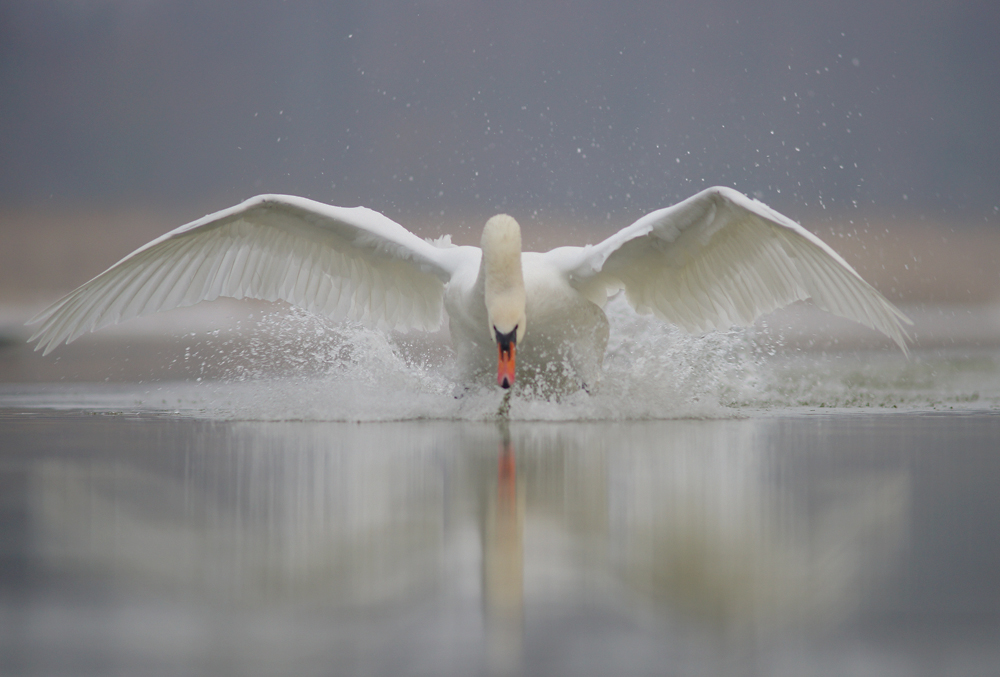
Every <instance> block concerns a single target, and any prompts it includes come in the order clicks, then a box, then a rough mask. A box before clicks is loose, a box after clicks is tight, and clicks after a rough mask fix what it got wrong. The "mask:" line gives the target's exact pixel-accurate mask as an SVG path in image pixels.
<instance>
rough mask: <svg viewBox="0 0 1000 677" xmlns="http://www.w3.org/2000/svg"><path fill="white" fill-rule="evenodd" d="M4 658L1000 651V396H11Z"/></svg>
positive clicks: (573, 657) (225, 660)
mask: <svg viewBox="0 0 1000 677" xmlns="http://www.w3.org/2000/svg"><path fill="white" fill-rule="evenodd" d="M0 435H2V439H3V452H2V471H0V477H2V484H3V491H2V493H0V495H2V503H0V505H2V512H3V516H2V524H3V530H2V536H3V548H2V551H0V552H2V553H3V555H2V556H3V560H2V571H3V576H2V578H0V638H2V639H0V662H2V666H0V672H2V673H3V674H12V675H17V674H24V675H40V674H46V675H53V674H55V675H59V674H66V675H69V674H73V675H80V674H95V675H96V674H102V675H103V674H123V675H125V674H129V675H132V674H165V675H166V674H250V675H253V674H261V675H265V674H278V673H280V674H296V675H311V674H317V675H320V674H322V675H352V674H374V675H424V674H426V675H430V674H434V675H452V674H454V675H476V674H529V675H534V674H538V675H542V674H544V675H561V674H566V675H581V674H582V675H607V674H626V675H631V674H635V675H645V674H649V675H661V674H678V675H685V674H697V675H702V674H733V675H747V674H761V675H771V674H790V675H791V674H794V675H808V674H852V675H893V674H900V675H912V674H949V675H954V674H969V675H973V674H989V673H991V672H993V671H995V670H996V669H998V668H1000V649H998V647H1000V497H998V495H997V492H996V490H995V487H996V485H997V480H998V479H1000V454H998V453H997V440H1000V415H997V414H995V413H991V412H968V413H962V414H954V413H952V414H934V413H908V414H884V413H882V414H878V415H865V414H861V413H853V414H845V413H840V414H837V415H833V416H825V415H803V414H794V415H771V416H755V417H750V418H737V419H729V420H704V421H701V420H668V421H649V422H636V421H631V422H618V423H616V422H589V423H588V422H571V423H531V422H513V423H510V424H503V423H496V422H454V421H411V422H396V423H368V424H356V423H338V422H320V421H315V422H309V421H293V422H275V421H224V420H212V419H205V418H195V417H190V416H184V415H173V414H165V413H151V412H141V413H108V412H95V411H93V410H89V411H79V410H72V409H69V410H64V411H52V410H42V409H37V408H31V409H24V408H21V409H13V408H8V409H5V410H3V411H2V412H0Z"/></svg>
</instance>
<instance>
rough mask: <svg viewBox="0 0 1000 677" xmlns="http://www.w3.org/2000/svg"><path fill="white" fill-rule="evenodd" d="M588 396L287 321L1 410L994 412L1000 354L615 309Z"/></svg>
mask: <svg viewBox="0 0 1000 677" xmlns="http://www.w3.org/2000/svg"><path fill="white" fill-rule="evenodd" d="M607 313H608V317H609V320H610V322H611V328H612V330H611V339H610V342H609V345H608V352H607V356H606V359H605V363H604V372H603V377H602V380H601V382H600V384H599V385H598V386H597V387H596V388H595V389H594V390H593V392H591V393H587V392H584V391H582V390H581V391H578V392H574V393H571V394H568V395H561V396H557V395H552V394H550V393H546V392H543V391H539V390H538V389H537V388H535V387H533V386H532V385H531V384H526V383H524V382H518V383H517V384H515V388H514V390H513V393H512V395H511V397H510V401H509V406H507V407H504V405H503V400H504V397H505V392H504V391H502V390H500V389H499V388H497V387H496V386H494V385H492V384H489V383H483V384H479V385H473V386H471V387H470V386H468V384H465V383H462V382H460V381H459V380H458V379H456V378H455V375H456V369H455V365H454V354H453V353H452V351H451V350H450V348H449V347H448V344H447V337H446V336H443V335H442V336H432V337H426V336H422V335H416V336H406V335H387V334H385V333H382V332H378V331H372V330H368V329H365V328H363V327H361V326H359V325H352V324H344V323H333V322H329V321H327V320H324V319H323V318H320V317H318V316H315V315H310V314H308V313H306V312H304V311H298V310H294V309H292V310H287V309H281V310H276V311H273V312H271V313H269V314H265V315H264V316H263V318H262V319H259V320H254V321H253V322H250V323H247V324H245V326H243V327H242V328H241V329H240V331H237V332H233V333H221V334H220V333H218V332H209V333H206V334H200V335H191V343H192V346H191V348H190V349H189V350H188V351H187V354H186V356H185V359H186V360H187V361H188V363H189V364H190V365H193V366H194V367H196V369H195V370H196V371H198V372H200V373H202V374H204V375H205V378H204V379H203V380H200V382H191V381H188V382H180V383H158V384H152V385H149V384H146V385H141V386H134V387H130V386H120V385H119V386H109V387H103V386H102V387H98V386H94V387H92V388H91V389H90V390H88V389H87V386H83V385H77V386H74V387H73V388H71V389H67V388H66V386H60V387H59V389H58V390H57V389H56V388H55V387H53V388H52V389H51V391H49V392H48V394H47V395H46V394H45V393H44V392H43V390H37V392H35V393H34V394H33V395H30V394H28V393H26V391H25V390H24V389H23V388H22V389H20V391H19V393H16V394H4V393H2V392H0V405H4V406H18V405H21V406H56V407H62V408H66V407H73V406H78V407H82V408H95V409H103V410H107V409H112V410H122V411H127V410H142V411H164V412H177V413H180V414H184V415H194V416H199V417H207V418H217V419H242V420H319V421H395V420H468V421H482V420H492V419H495V418H497V417H498V416H499V415H501V409H502V408H503V409H504V411H505V414H504V415H506V416H508V417H509V418H510V419H512V420H544V421H586V420H642V419H670V418H732V417H745V416H753V415H761V413H762V412H763V413H779V414H794V413H797V412H804V411H805V412H808V411H829V410H831V409H841V410H869V411H870V410H872V409H881V410H890V411H898V410H900V409H902V410H911V411H912V410H924V409H938V410H940V409H946V410H947V409H952V408H957V409H1000V353H998V352H997V350H996V349H995V348H991V349H983V350H982V351H979V352H978V353H977V352H970V351H961V352H954V351H953V352H951V353H949V352H944V351H940V350H939V351H934V352H931V351H916V352H915V354H914V356H913V357H912V359H910V360H909V361H908V360H906V359H904V358H903V356H902V355H901V354H900V353H899V352H898V351H893V350H878V351H868V352H831V353H816V352H808V351H801V350H792V349H785V348H783V347H782V346H781V345H780V342H776V340H775V339H774V338H773V336H771V335H770V334H769V333H767V332H760V331H759V330H757V329H754V328H750V329H734V330H731V331H728V332H712V333H708V334H705V335H702V336H691V335H688V334H686V333H685V332H683V331H682V330H679V329H677V328H675V327H672V326H670V325H668V324H666V323H663V322H661V321H659V320H656V319H654V318H652V317H647V316H640V315H637V314H636V313H635V312H634V311H632V310H631V309H630V308H629V307H628V306H627V304H626V303H625V302H624V301H623V300H622V299H620V298H617V299H612V301H611V302H609V304H608V308H607Z"/></svg>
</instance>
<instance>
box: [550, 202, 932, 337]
mask: <svg viewBox="0 0 1000 677" xmlns="http://www.w3.org/2000/svg"><path fill="white" fill-rule="evenodd" d="M552 254H553V255H554V262H555V263H556V265H559V266H560V267H561V268H562V270H563V271H564V272H565V273H566V274H567V276H568V279H569V280H570V284H572V285H573V286H574V287H576V288H577V289H578V290H580V291H581V292H582V293H584V294H585V295H587V296H588V297H589V298H591V299H594V300H595V301H598V302H600V301H602V299H603V298H606V295H607V293H609V292H611V291H614V290H617V289H620V288H624V289H625V294H626V297H627V298H628V301H629V303H631V304H632V306H633V307H634V308H635V309H636V310H638V311H639V312H653V313H655V314H656V315H658V316H660V317H662V318H664V319H666V320H669V321H670V322H674V323H676V324H678V325H680V326H682V327H684V328H685V329H687V330H688V331H707V330H710V329H720V328H726V327H730V326H732V325H734V324H737V325H748V324H751V323H752V322H753V321H754V320H755V319H757V318H758V317H760V316H761V315H763V314H765V313H768V312H770V311H772V310H774V309H776V308H779V307H781V306H785V305H787V304H789V303H792V302H793V301H797V300H801V299H807V298H811V299H812V300H813V302H814V303H815V304H816V305H817V306H819V307H820V308H822V309H823V310H826V311H829V312H831V313H833V314H835V315H840V316H841V317H846V318H848V319H850V320H854V321H856V322H860V323H861V324H864V325H866V326H868V327H871V328H872V329H877V330H878V331H880V332H882V333H883V334H885V335H886V336H888V337H889V338H891V339H892V340H893V341H895V342H896V343H897V344H898V345H899V347H900V348H902V350H903V352H904V353H907V352H908V351H907V347H906V340H907V338H909V337H908V336H907V334H906V330H905V329H904V327H903V325H904V323H905V324H912V322H910V320H909V318H907V317H906V316H905V315H904V314H903V313H902V312H901V311H900V310H899V309H898V308H896V307H895V306H894V305H892V304H891V303H890V302H889V301H887V300H886V299H885V297H884V296H882V295H881V294H880V293H879V292H878V291H877V290H876V289H875V288H874V287H872V286H871V285H870V284H868V283H867V282H865V281H864V280H863V279H862V278H861V276H860V275H858V273H857V272H855V270H854V269H853V268H851V266H850V265H848V263H847V262H846V261H844V259H842V258H841V257H840V255H839V254H837V253H836V252H835V251H833V250H832V249H831V248H830V247H829V246H827V245H826V244H825V243H824V242H823V241H821V240H820V239H819V238H817V237H816V236H815V235H813V234H812V233H810V232H809V231H807V230H805V229H804V228H802V226H800V225H798V224H797V223H795V222H794V221H792V220H791V219H789V218H787V217H785V216H782V215H781V214H779V213H778V212H776V211H774V210H773V209H771V208H770V207H768V206H766V205H764V204H762V203H760V202H758V201H756V200H751V199H750V198H748V197H746V196H745V195H742V194H741V193H739V192H737V191H735V190H732V189H730V188H708V189H707V190H703V191H702V192H700V193H698V194H697V195H694V196H693V197H690V198H688V199H687V200H684V201H683V202H681V203H679V204H676V205H674V206H673V207H667V208H665V209H660V210H658V211H655V212H652V213H651V214H647V215H646V216H644V217H642V218H641V219H639V220H638V221H636V222H635V223H634V224H632V225H631V226H629V227H628V228H625V229H624V230H621V231H619V232H618V233H616V234H615V235H612V236H611V237H609V238H608V239H607V240H605V241H604V242H601V243H600V244H597V245H594V246H588V247H584V248H580V249H576V250H575V251H573V250H571V249H569V248H565V249H564V250H553V252H552Z"/></svg>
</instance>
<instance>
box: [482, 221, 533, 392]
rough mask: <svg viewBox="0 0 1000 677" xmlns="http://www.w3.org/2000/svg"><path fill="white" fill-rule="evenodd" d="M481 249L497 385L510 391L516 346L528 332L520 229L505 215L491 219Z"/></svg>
mask: <svg viewBox="0 0 1000 677" xmlns="http://www.w3.org/2000/svg"><path fill="white" fill-rule="evenodd" d="M482 247H483V270H484V272H485V277H486V316H487V319H488V323H489V327H488V330H489V332H490V337H491V338H492V339H493V341H494V342H495V343H496V344H497V385H499V386H500V387H501V388H510V387H511V386H512V385H513V384H514V357H515V354H516V352H517V344H518V343H520V342H521V339H522V338H523V337H524V331H525V329H526V328H527V320H526V319H525V314H524V308H525V294H524V275H523V274H522V273H521V227H520V226H519V225H517V221H515V220H514V219H513V218H511V217H510V216H507V215H506V214H498V215H497V216H494V217H493V218H492V219H490V220H489V221H487V222H486V227H485V228H483V240H482Z"/></svg>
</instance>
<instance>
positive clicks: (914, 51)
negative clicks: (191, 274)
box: [0, 0, 1000, 228]
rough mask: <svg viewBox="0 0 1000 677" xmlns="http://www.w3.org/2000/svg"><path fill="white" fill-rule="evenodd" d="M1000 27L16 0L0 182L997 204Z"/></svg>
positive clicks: (161, 191)
mask: <svg viewBox="0 0 1000 677" xmlns="http://www.w3.org/2000/svg"><path fill="white" fill-rule="evenodd" d="M998 28H1000V8H998V6H997V5H996V4H995V3H991V2H986V1H976V0H966V1H962V2H945V1H930V2H916V3H901V2H886V3H868V2H845V3H835V4H830V3H815V2H813V3H802V2H791V1H790V0H773V1H769V2H763V3H754V4H752V5H747V4H744V3H733V2H705V3H686V4H685V3H676V4H675V3H669V4H664V3H627V4H624V5H623V4H620V3H600V2H586V3H569V2H555V3H545V4H543V5H536V4H534V3H514V4H510V3H503V4H496V3H488V2H457V1H449V0H439V1H426V0H421V1H414V0H407V1H404V2H393V3H363V2H346V3H344V2H342V3H316V4H313V3H310V4H308V5H307V4H305V3H292V4H284V3H271V2H214V3H208V4H206V3H199V2H189V1H185V0H169V1H168V0H147V1H145V2H139V3H136V2H127V1H124V0H121V1H119V0H104V1H96V0H95V1H69V0H56V1H53V2H45V3H23V2H22V3H5V4H4V5H3V7H2V8H0V90H2V91H3V92H4V96H3V97H2V99H0V132H2V133H0V156H2V157H3V158H4V161H3V162H2V163H0V204H7V205H19V206H30V205H32V204H37V203H42V204H48V205H52V204H57V205H65V204H71V205H72V204H80V203H83V204H91V205H92V204H118V203H129V204H159V205H161V206H162V205H170V206H171V207H176V206H177V205H178V204H180V205H194V207H191V210H192V211H191V212H185V213H186V214H188V215H190V216H192V217H194V216H197V215H199V214H198V213H196V212H197V210H198V209H199V208H204V209H206V210H207V209H215V208H220V207H222V206H225V205H227V204H230V203H232V202H234V201H236V200H239V199H243V198H246V197H248V196H250V195H253V194H256V193H259V192H287V193H294V194H300V195H306V196H308V197H312V198H315V199H319V200H323V201H328V202H332V203H334V204H341V205H355V204H364V205H366V206H370V207H373V208H375V209H379V210H380V211H384V212H386V213H387V214H389V215H390V216H392V217H394V218H397V219H407V218H409V219H419V218H426V217H430V216H435V217H440V216H441V215H442V213H443V215H444V216H445V217H449V218H451V219H456V218H464V217H465V216H467V215H470V214H471V216H472V217H474V220H475V222H476V223H477V225H478V223H479V221H480V218H485V216H483V215H486V216H488V215H490V214H492V213H493V212H495V211H497V210H505V211H510V212H512V213H513V214H514V215H515V216H516V217H518V218H528V217H531V218H536V217H540V218H542V219H543V220H544V219H545V217H546V216H549V217H553V218H554V217H555V216H556V215H558V216H567V215H569V216H574V215H575V216H579V217H581V218H583V217H585V218H587V219H590V220H592V219H604V218H607V217H608V216H609V215H611V216H613V218H614V219H615V220H616V221H618V220H620V221H621V225H625V224H626V223H627V222H628V219H629V218H630V217H632V218H634V217H637V216H639V215H641V214H642V213H644V212H645V211H648V210H651V209H654V208H658V207H661V206H664V205H666V204H669V203H672V202H674V201H676V200H677V199H680V198H683V197H686V196H687V195H689V194H691V193H693V192H694V191H695V190H697V189H698V188H701V187H704V186H707V185H714V184H725V185H731V186H734V187H735V188H737V189H739V190H741V191H743V192H745V193H748V194H752V195H755V196H757V197H759V198H761V199H763V200H764V201H765V202H767V203H769V204H771V205H772V206H774V207H776V208H778V209H780V210H782V211H786V212H789V213H790V214H791V215H792V216H793V217H796V218H802V217H803V216H805V215H812V214H815V213H816V212H819V211H822V210H824V209H827V210H831V211H832V212H836V213H838V214H843V213H845V212H848V211H853V210H860V211H858V212H856V213H858V214H863V215H867V214H869V213H877V214H879V215H887V214H898V215H901V216H908V217H918V218H929V217H930V218H934V219H935V220H941V218H945V219H948V220H950V221H954V222H956V223H959V224H961V223H968V222H976V223H984V222H987V223H990V224H992V225H993V226H996V223H997V207H998V202H997V195H996V187H997V179H998V176H1000V166H998V159H997V158H1000V134H998V133H997V131H996V126H995V116H996V111H997V110H998V109H1000V87H996V86H995V84H996V72H995V67H996V64H997V63H998V62H1000V43H998V42H997V40H996V33H997V30H998ZM11 227H15V226H12V225H11V224H9V223H8V224H4V228H11Z"/></svg>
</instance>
